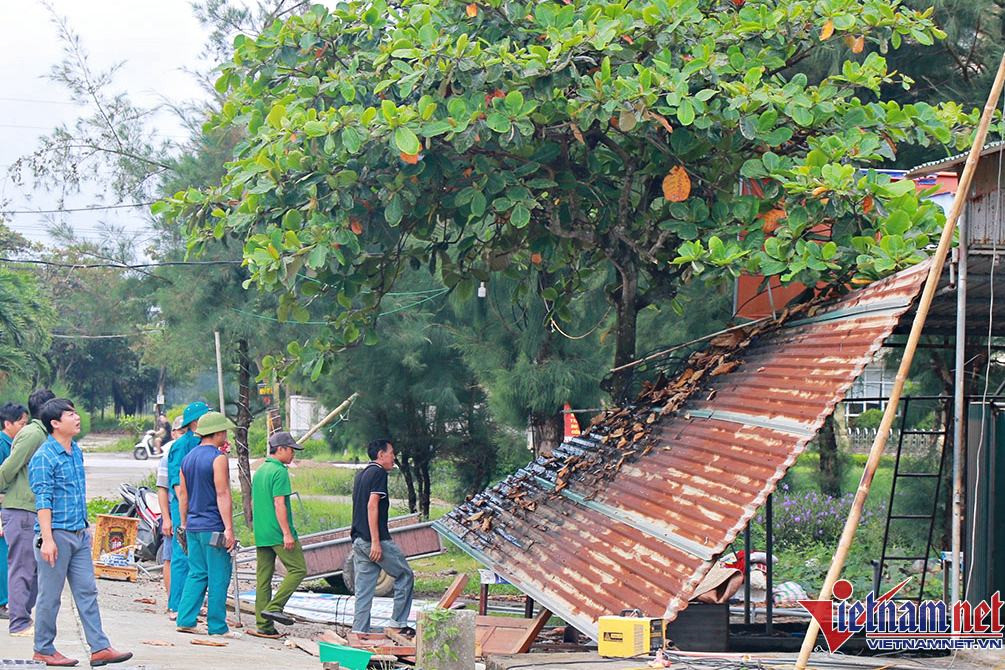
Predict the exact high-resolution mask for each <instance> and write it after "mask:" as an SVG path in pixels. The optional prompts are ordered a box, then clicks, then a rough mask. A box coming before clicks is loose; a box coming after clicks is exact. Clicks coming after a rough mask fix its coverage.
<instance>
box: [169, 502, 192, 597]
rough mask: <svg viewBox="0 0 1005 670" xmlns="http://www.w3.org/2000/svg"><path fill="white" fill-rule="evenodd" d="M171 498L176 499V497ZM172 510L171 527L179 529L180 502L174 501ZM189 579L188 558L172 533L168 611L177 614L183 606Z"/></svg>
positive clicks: (176, 535)
mask: <svg viewBox="0 0 1005 670" xmlns="http://www.w3.org/2000/svg"><path fill="white" fill-rule="evenodd" d="M171 497H172V498H174V496H171ZM170 508H171V509H170V514H171V526H172V527H173V528H178V526H180V525H181V511H180V510H179V509H178V501H177V500H172V501H171V504H170ZM187 578H188V556H187V555H186V554H185V550H184V549H182V548H181V545H180V544H179V543H178V533H171V591H170V593H168V609H169V610H170V611H172V612H177V611H178V608H179V607H180V606H181V594H182V592H183V591H184V590H185V582H186V581H187Z"/></svg>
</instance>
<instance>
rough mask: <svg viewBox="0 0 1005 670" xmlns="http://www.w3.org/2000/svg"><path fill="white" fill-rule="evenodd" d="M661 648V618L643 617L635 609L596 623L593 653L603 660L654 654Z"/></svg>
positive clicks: (604, 618) (604, 617)
mask: <svg viewBox="0 0 1005 670" xmlns="http://www.w3.org/2000/svg"><path fill="white" fill-rule="evenodd" d="M662 647H663V619H661V618H659V617H644V616H642V612H640V611H639V610H624V611H622V612H621V615H620V616H602V617H600V619H599V620H598V621H597V653H599V654H600V655H601V656H604V657H607V658H631V657H632V656H643V655H646V656H648V655H650V654H655V653H656V652H658V651H659V650H660V649H662Z"/></svg>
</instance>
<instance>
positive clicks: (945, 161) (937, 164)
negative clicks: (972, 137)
mask: <svg viewBox="0 0 1005 670" xmlns="http://www.w3.org/2000/svg"><path fill="white" fill-rule="evenodd" d="M1002 148H1005V142H1001V141H999V142H992V143H991V144H987V145H985V146H984V150H983V151H981V156H980V157H981V158H984V157H985V156H990V155H991V154H994V153H998V152H999V151H1001V150H1002ZM969 155H970V151H969V150H967V151H966V152H964V153H962V154H956V155H955V156H949V157H948V158H942V159H939V160H934V161H929V162H927V163H922V164H921V165H918V166H917V167H913V168H911V169H910V170H908V171H907V174H906V175H905V176H906V177H907V178H908V179H913V178H914V177H921V176H924V175H926V174H932V173H933V172H941V171H942V170H946V169H949V168H955V167H957V166H958V165H962V164H963V163H965V162H966V161H967V157H968V156H969Z"/></svg>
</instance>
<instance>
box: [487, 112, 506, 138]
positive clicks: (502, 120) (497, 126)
mask: <svg viewBox="0 0 1005 670" xmlns="http://www.w3.org/2000/svg"><path fill="white" fill-rule="evenodd" d="M485 125H487V126H488V127H489V128H491V129H492V130H494V131H496V132H497V133H508V132H509V131H510V128H512V125H511V124H510V121H509V119H507V118H506V117H505V116H503V115H502V114H500V113H499V112H490V113H489V115H488V118H486V119H485Z"/></svg>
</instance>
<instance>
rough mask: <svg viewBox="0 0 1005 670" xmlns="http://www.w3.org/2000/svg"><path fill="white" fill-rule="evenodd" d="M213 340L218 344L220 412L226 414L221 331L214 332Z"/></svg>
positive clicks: (217, 376)
mask: <svg viewBox="0 0 1005 670" xmlns="http://www.w3.org/2000/svg"><path fill="white" fill-rule="evenodd" d="M213 339H214V341H215V342H216V385H217V387H219V389H220V411H221V412H223V413H224V414H226V412H225V411H224V408H223V357H222V355H221V353H220V331H219V330H214V331H213Z"/></svg>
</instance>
